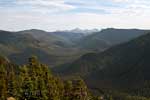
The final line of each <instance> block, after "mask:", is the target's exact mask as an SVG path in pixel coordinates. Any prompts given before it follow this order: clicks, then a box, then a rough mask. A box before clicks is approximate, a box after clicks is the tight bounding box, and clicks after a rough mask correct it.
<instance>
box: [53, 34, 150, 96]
mask: <svg viewBox="0 0 150 100" xmlns="http://www.w3.org/2000/svg"><path fill="white" fill-rule="evenodd" d="M149 51H150V33H147V34H145V35H142V36H140V37H137V38H135V39H132V40H130V41H128V42H125V43H122V44H118V45H116V46H113V47H111V48H109V49H107V50H105V51H103V52H100V53H88V54H85V55H83V56H82V57H81V58H79V59H77V60H76V61H74V62H72V63H71V64H66V65H63V66H62V67H61V68H64V69H61V68H56V69H57V71H58V72H57V73H59V74H60V75H61V76H62V75H64V76H81V77H83V78H84V79H85V80H86V83H87V84H88V86H89V87H91V88H98V89H101V88H109V89H110V88H111V89H112V88H113V89H119V90H120V89H123V90H127V89H133V90H134V89H138V90H136V91H138V93H139V95H142V96H143V94H147V95H146V96H149V92H148V91H149V90H150V88H149V84H148V82H149V81H150V74H149V72H150V61H149V59H150V52H149ZM64 66H65V67H64ZM56 69H55V71H56ZM144 96H145V95H144Z"/></svg>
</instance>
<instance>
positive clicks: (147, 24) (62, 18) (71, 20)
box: [0, 0, 150, 31]
mask: <svg viewBox="0 0 150 100" xmlns="http://www.w3.org/2000/svg"><path fill="white" fill-rule="evenodd" d="M77 27H78V28H81V29H93V28H98V29H101V28H140V29H150V0H0V29H2V30H10V31H18V30H25V29H42V30H47V31H55V30H69V29H74V28H77Z"/></svg>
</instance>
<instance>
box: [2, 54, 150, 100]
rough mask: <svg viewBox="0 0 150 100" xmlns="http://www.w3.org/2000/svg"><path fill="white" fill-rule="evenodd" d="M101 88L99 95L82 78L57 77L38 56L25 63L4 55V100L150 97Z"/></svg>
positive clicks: (141, 99)
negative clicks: (21, 63) (15, 62)
mask: <svg viewBox="0 0 150 100" xmlns="http://www.w3.org/2000/svg"><path fill="white" fill-rule="evenodd" d="M146 86H149V85H146ZM142 90H144V89H142ZM100 91H103V93H101V94H99V95H97V94H94V93H92V92H91V89H89V88H87V86H86V84H85V82H84V81H83V80H82V79H81V78H74V79H71V80H62V79H60V78H59V77H58V76H53V75H52V72H51V71H50V69H49V68H48V66H46V65H45V64H42V63H40V62H39V61H38V58H37V57H36V56H32V57H30V58H29V59H28V63H27V64H25V65H23V66H18V65H15V64H12V63H11V62H10V61H9V60H8V59H6V58H4V57H0V100H6V99H7V100H12V98H14V100H150V99H149V98H146V97H141V96H138V95H135V94H132V95H129V94H128V92H125V93H123V92H122V93H121V92H118V91H114V90H105V89H102V90H100ZM137 92H138V91H137ZM147 92H148V91H147ZM143 93H144V92H143ZM9 98H11V99H9Z"/></svg>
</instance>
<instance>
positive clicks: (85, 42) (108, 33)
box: [78, 28, 149, 51]
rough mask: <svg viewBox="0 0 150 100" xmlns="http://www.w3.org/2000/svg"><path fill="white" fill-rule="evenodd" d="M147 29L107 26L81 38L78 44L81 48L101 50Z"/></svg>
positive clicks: (141, 33) (127, 39)
mask: <svg viewBox="0 0 150 100" xmlns="http://www.w3.org/2000/svg"><path fill="white" fill-rule="evenodd" d="M148 31H149V30H139V29H113V28H108V29H103V30H101V31H99V32H95V33H93V34H91V35H88V36H86V37H83V38H81V39H80V41H79V42H78V45H80V47H81V48H86V49H92V50H96V51H102V50H104V49H107V48H109V47H111V46H114V45H117V44H121V43H124V42H127V41H129V40H131V39H133V38H136V37H138V36H141V35H144V34H145V33H147V32H148Z"/></svg>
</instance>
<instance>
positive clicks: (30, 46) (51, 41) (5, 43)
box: [0, 30, 80, 66]
mask: <svg viewBox="0 0 150 100" xmlns="http://www.w3.org/2000/svg"><path fill="white" fill-rule="evenodd" d="M0 47H1V49H0V54H2V55H4V56H7V57H8V58H10V60H12V61H13V62H15V63H17V64H23V63H25V60H22V59H21V58H23V59H26V58H28V57H29V56H31V55H37V56H38V57H39V59H40V60H41V61H42V62H44V63H46V64H48V65H50V66H56V65H57V64H62V63H64V62H68V61H70V60H73V59H75V58H76V57H78V56H80V52H79V51H80V50H78V49H77V48H74V47H72V44H71V42H69V40H65V39H64V38H63V37H60V36H57V35H54V34H50V33H48V32H45V31H42V30H25V31H20V32H8V31H0Z"/></svg>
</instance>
